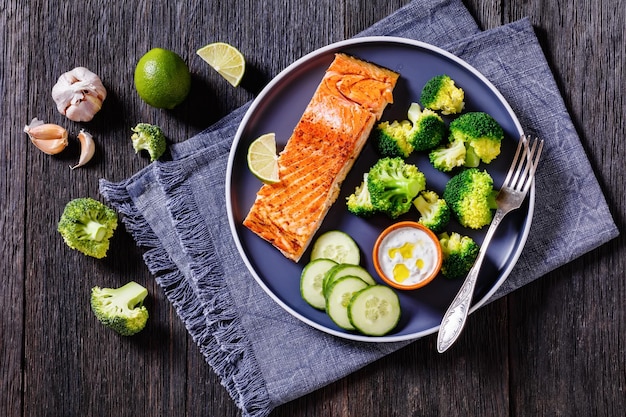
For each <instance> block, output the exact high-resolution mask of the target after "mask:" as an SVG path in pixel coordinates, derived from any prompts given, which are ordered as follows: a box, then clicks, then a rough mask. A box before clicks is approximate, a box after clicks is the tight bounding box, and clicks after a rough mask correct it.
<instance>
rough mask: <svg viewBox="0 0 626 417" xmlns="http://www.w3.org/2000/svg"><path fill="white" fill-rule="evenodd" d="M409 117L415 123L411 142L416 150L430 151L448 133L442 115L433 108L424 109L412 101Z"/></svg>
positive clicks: (410, 138)
mask: <svg viewBox="0 0 626 417" xmlns="http://www.w3.org/2000/svg"><path fill="white" fill-rule="evenodd" d="M408 117H409V120H410V121H411V123H413V129H412V130H411V134H410V136H409V143H410V144H411V145H412V146H413V149H414V150H416V151H428V150H430V149H433V148H435V147H436V146H438V145H439V144H440V143H441V141H443V139H444V137H445V135H446V130H447V128H446V124H445V123H444V121H443V119H442V118H441V116H439V115H438V114H437V113H435V112H434V111H432V110H431V109H427V108H424V109H422V108H421V107H420V105H419V104H417V103H412V104H411V106H410V107H409V112H408Z"/></svg>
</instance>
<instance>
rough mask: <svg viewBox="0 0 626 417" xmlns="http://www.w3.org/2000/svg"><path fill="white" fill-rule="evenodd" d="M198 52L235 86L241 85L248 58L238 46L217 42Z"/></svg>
mask: <svg viewBox="0 0 626 417" xmlns="http://www.w3.org/2000/svg"><path fill="white" fill-rule="evenodd" d="M196 53H197V54H198V55H199V56H200V58H202V59H203V60H205V61H206V62H207V64H209V65H210V66H211V67H212V68H213V69H214V70H215V71H217V72H218V74H220V75H221V76H222V77H224V78H225V79H226V81H228V82H229V83H231V84H232V85H233V86H234V87H237V86H238V85H239V83H240V82H241V79H242V78H243V74H244V72H245V71H246V60H245V58H244V57H243V54H242V53H241V52H239V50H238V49H237V48H235V47H234V46H232V45H229V44H227V43H224V42H215V43H210V44H208V45H206V46H203V47H202V48H200V49H198V50H197V51H196Z"/></svg>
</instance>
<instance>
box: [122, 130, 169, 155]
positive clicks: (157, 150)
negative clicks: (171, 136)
mask: <svg viewBox="0 0 626 417" xmlns="http://www.w3.org/2000/svg"><path fill="white" fill-rule="evenodd" d="M132 131H133V132H134V133H133V134H132V136H131V137H130V139H131V141H132V143H133V149H135V153H138V152H140V151H144V150H145V151H147V152H148V154H149V155H150V160H151V161H156V160H157V159H159V158H160V157H161V156H162V155H163V154H164V153H165V149H166V148H167V143H166V139H165V135H164V134H163V131H162V130H161V128H160V127H158V126H155V125H151V124H148V123H139V124H138V125H137V126H135V127H134V128H133V129H132Z"/></svg>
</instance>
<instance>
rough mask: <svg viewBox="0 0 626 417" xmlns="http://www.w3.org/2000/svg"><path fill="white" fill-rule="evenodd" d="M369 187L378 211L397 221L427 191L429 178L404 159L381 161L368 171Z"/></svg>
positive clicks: (384, 159)
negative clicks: (416, 198) (417, 197)
mask: <svg viewBox="0 0 626 417" xmlns="http://www.w3.org/2000/svg"><path fill="white" fill-rule="evenodd" d="M367 188H368V190H369V193H370V198H371V201H372V205H373V207H374V209H375V210H376V211H380V212H383V213H385V214H386V215H388V216H389V217H391V218H393V219H395V218H396V217H398V216H400V215H402V214H405V213H406V212H408V211H409V209H410V208H411V203H412V201H413V199H414V198H415V197H416V196H417V194H418V193H419V192H420V191H422V190H423V189H424V188H426V177H425V176H424V174H423V173H422V172H420V170H419V169H418V168H417V167H416V166H415V165H411V164H407V163H405V162H404V160H403V159H402V158H399V157H396V158H381V159H379V160H378V161H377V162H376V164H374V166H372V168H370V170H369V172H368V176H367Z"/></svg>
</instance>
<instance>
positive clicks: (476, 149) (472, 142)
mask: <svg viewBox="0 0 626 417" xmlns="http://www.w3.org/2000/svg"><path fill="white" fill-rule="evenodd" d="M503 139H504V131H503V130H502V127H501V126H500V125H499V124H498V122H497V121H496V120H495V119H494V118H493V117H491V116H490V115H489V114H487V113H484V112H471V113H465V114H463V115H461V116H459V117H457V118H456V119H454V120H453V121H452V122H450V138H449V140H450V142H454V141H456V140H462V141H463V143H465V148H466V149H467V155H466V158H465V162H464V165H465V166H467V167H476V166H478V164H479V163H480V161H482V162H484V163H486V164H488V163H490V162H491V161H493V160H494V159H495V158H496V157H497V156H498V155H500V144H501V143H502V140H503Z"/></svg>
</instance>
